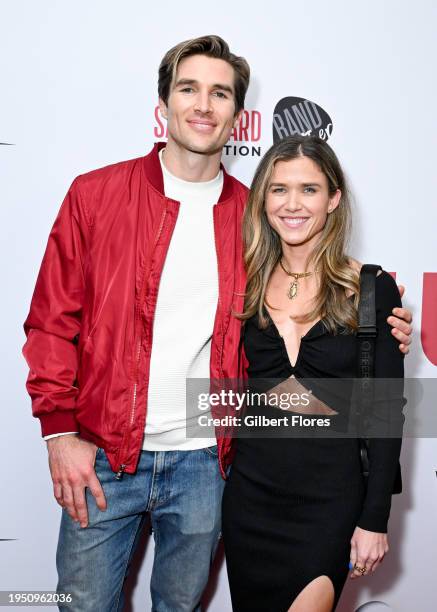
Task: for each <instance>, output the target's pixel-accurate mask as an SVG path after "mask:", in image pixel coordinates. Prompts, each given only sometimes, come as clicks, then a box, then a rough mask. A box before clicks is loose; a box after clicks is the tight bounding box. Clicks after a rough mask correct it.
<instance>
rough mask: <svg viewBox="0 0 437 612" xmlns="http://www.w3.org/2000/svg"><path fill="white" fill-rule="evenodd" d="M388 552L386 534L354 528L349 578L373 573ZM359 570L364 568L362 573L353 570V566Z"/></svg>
mask: <svg viewBox="0 0 437 612" xmlns="http://www.w3.org/2000/svg"><path fill="white" fill-rule="evenodd" d="M387 552H388V541H387V534H386V533H377V532H376V531H367V530H366V529H361V527H355V531H354V534H353V536H352V539H351V564H352V567H351V569H352V574H351V576H350V577H351V578H358V577H360V576H367V575H368V574H370V573H372V572H374V571H375V570H376V568H377V567H378V566H379V565H380V563H382V561H383V559H384V557H385V555H386V553H387ZM355 564H356V565H357V566H358V567H360V568H363V567H364V568H365V569H366V571H365V572H362V571H359V570H357V569H353V568H354V565H355Z"/></svg>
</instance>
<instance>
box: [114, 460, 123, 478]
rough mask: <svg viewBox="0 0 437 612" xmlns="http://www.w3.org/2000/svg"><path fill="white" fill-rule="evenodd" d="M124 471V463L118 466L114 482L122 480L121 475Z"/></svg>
mask: <svg viewBox="0 0 437 612" xmlns="http://www.w3.org/2000/svg"><path fill="white" fill-rule="evenodd" d="M125 469H126V466H125V465H124V463H122V464H121V465H120V468H119V470H118V472H117V473H116V475H115V480H121V479H122V478H123V474H124V470H125Z"/></svg>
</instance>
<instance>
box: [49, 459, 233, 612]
mask: <svg viewBox="0 0 437 612" xmlns="http://www.w3.org/2000/svg"><path fill="white" fill-rule="evenodd" d="M95 470H96V474H97V477H98V479H99V480H100V483H101V485H102V487H103V490H104V492H105V496H106V501H107V509H106V511H105V512H102V511H100V510H99V509H98V508H97V506H96V504H95V500H94V497H93V496H92V494H91V493H90V492H89V490H88V489H87V490H86V499H87V505H88V513H89V524H88V527H86V528H83V529H82V528H81V527H80V526H79V524H78V523H76V522H74V521H73V520H72V519H71V518H70V516H69V515H68V514H67V512H66V511H65V510H63V513H62V519H61V528H60V534H59V542H58V550H57V555H56V563H57V568H58V575H59V582H58V586H57V590H58V591H62V592H65V593H71V595H72V602H71V604H62V605H60V607H59V609H60V610H61V611H67V610H68V611H69V612H72V611H74V612H87V611H92V612H96V610H98V611H99V612H116V611H117V612H119V611H121V610H122V609H123V594H122V590H123V582H124V579H125V577H126V575H127V571H128V568H129V565H130V561H131V559H132V556H133V553H134V550H135V545H136V543H137V542H138V540H139V535H140V531H141V528H142V527H143V525H144V522H145V519H146V513H150V519H151V524H152V529H153V534H154V538H155V556H154V562H153V570H152V576H151V582H150V589H151V595H152V606H153V607H152V610H153V611H154V612H185V611H187V612H193V611H198V610H200V598H201V596H202V593H203V590H204V588H205V586H206V583H207V581H208V576H209V570H210V566H211V563H212V560H213V557H214V554H215V551H216V548H217V544H218V540H219V537H220V507H221V497H222V493H223V485H224V481H223V479H222V477H221V475H220V471H219V467H218V460H217V447H211V448H203V449H200V450H192V451H159V452H153V451H142V452H141V458H140V461H139V464H138V469H137V472H136V473H135V474H124V475H123V478H122V479H121V480H116V479H115V478H114V476H115V474H114V473H113V472H112V470H111V468H110V466H109V463H108V460H107V458H106V455H105V452H104V450H103V449H98V451H97V455H96V464H95Z"/></svg>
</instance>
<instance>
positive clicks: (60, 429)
mask: <svg viewBox="0 0 437 612" xmlns="http://www.w3.org/2000/svg"><path fill="white" fill-rule="evenodd" d="M39 420H40V423H41V432H42V436H43V437H45V436H50V435H51V434H58V433H67V432H71V431H79V425H78V423H77V421H76V417H75V411H74V410H56V411H55V412H49V413H47V414H43V415H41V416H40V417H39Z"/></svg>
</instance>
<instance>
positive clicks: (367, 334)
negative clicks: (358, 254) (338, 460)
mask: <svg viewBox="0 0 437 612" xmlns="http://www.w3.org/2000/svg"><path fill="white" fill-rule="evenodd" d="M378 270H382V268H381V266H376V265H373V264H365V265H363V266H362V268H361V274H360V303H359V307H358V331H357V338H358V369H359V378H361V379H366V378H367V379H368V378H374V376H375V340H376V336H377V335H378V329H377V327H376V306H375V279H376V274H377V272H378ZM372 390H373V389H372V385H366V384H364V381H363V384H362V385H361V392H360V398H359V401H360V404H361V407H362V408H363V412H364V413H366V410H369V406H371V403H372V399H373V395H372ZM360 414H362V413H361V412H360V411H358V415H359V416H360ZM359 441H360V456H361V471H362V474H363V477H364V480H365V482H366V484H367V479H368V477H369V444H370V440H369V438H359ZM401 492H402V474H401V466H400V463H399V462H398V467H397V471H396V476H395V480H394V483H393V491H392V493H393V494H397V493H401Z"/></svg>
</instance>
